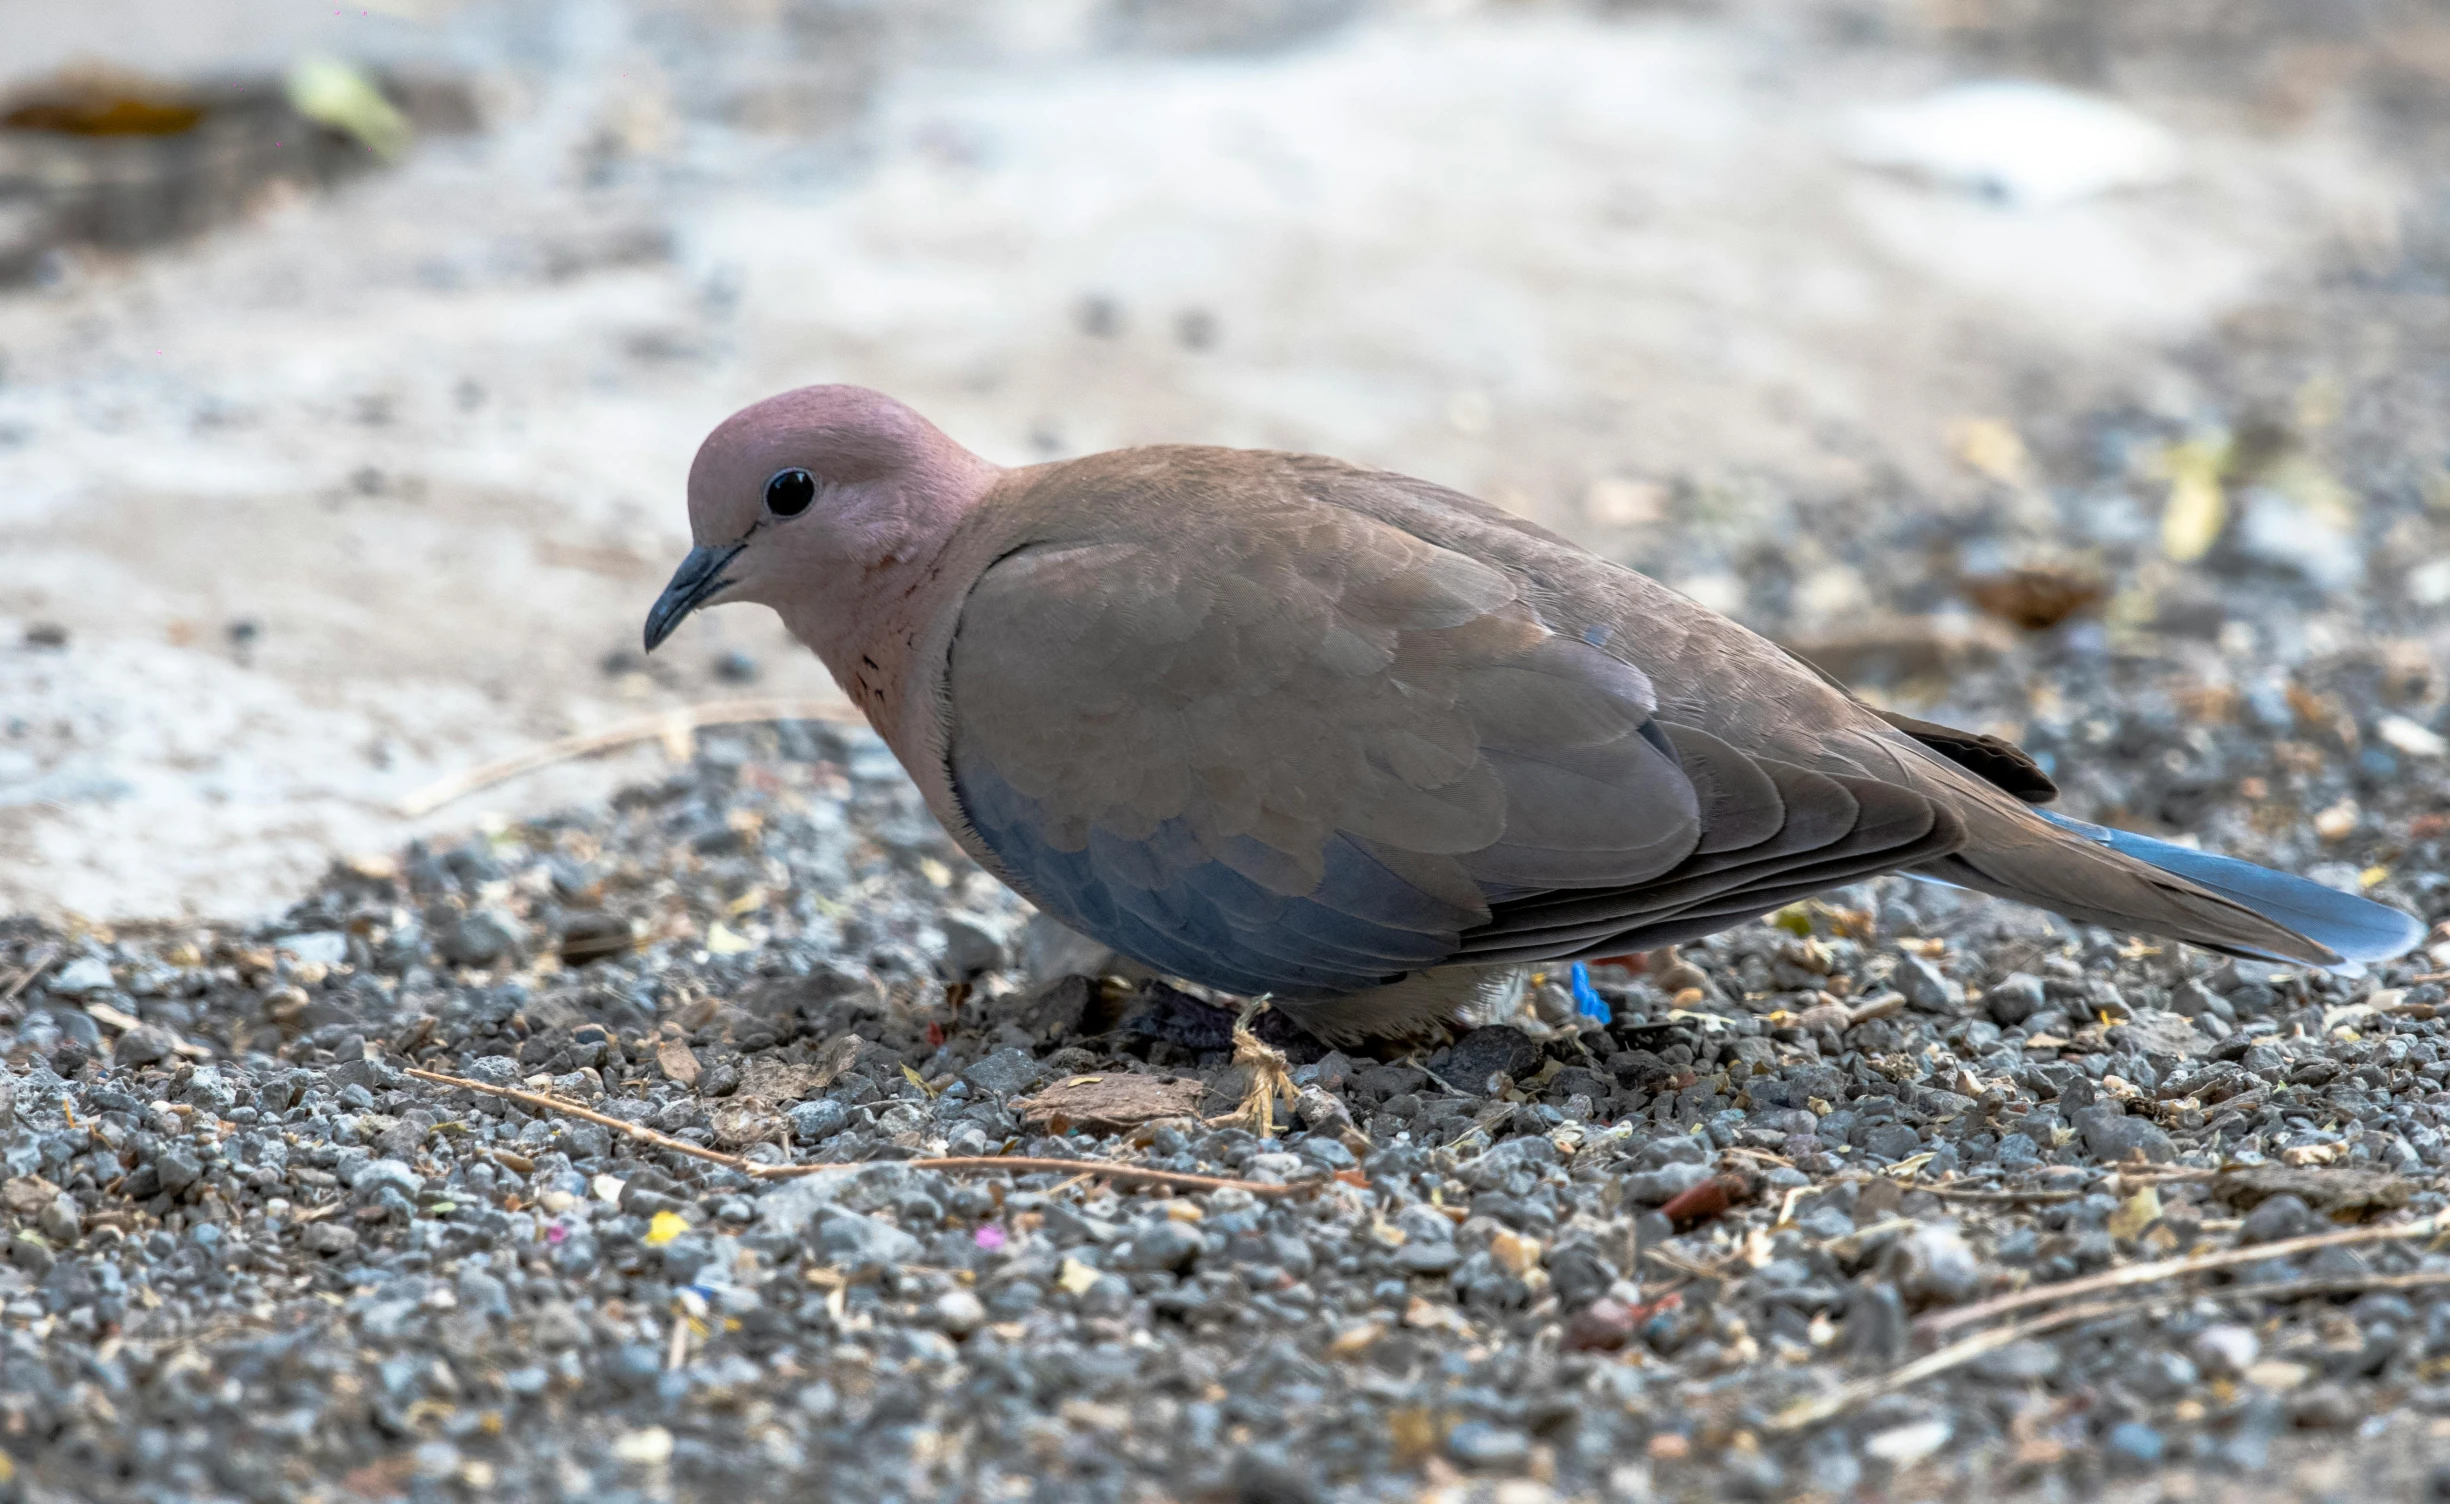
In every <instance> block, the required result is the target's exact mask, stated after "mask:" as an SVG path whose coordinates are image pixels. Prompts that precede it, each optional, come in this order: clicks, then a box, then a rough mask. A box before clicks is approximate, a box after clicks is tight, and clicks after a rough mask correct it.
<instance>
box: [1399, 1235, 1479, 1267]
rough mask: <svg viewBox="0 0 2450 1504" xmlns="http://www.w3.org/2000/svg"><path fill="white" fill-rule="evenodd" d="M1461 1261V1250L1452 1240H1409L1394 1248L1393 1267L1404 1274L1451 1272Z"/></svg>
mask: <svg viewBox="0 0 2450 1504" xmlns="http://www.w3.org/2000/svg"><path fill="white" fill-rule="evenodd" d="M1462 1262H1463V1250H1462V1249H1460V1248H1457V1247H1456V1246H1455V1245H1454V1244H1453V1243H1452V1242H1445V1243H1428V1242H1410V1243H1406V1244H1404V1246H1402V1247H1401V1248H1398V1249H1396V1250H1395V1267H1396V1268H1398V1269H1401V1270H1402V1271H1403V1272H1404V1273H1406V1274H1451V1273H1453V1272H1454V1268H1455V1266H1456V1265H1457V1264H1460V1263H1462Z"/></svg>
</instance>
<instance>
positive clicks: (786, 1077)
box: [739, 1035, 858, 1107]
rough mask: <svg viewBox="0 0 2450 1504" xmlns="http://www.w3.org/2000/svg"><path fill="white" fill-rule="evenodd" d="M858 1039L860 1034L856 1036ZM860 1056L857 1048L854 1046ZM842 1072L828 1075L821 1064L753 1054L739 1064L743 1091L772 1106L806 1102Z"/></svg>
mask: <svg viewBox="0 0 2450 1504" xmlns="http://www.w3.org/2000/svg"><path fill="white" fill-rule="evenodd" d="M852 1037H853V1038H857V1037H858V1036H857V1035H853V1036H852ZM853 1053H857V1046H853ZM840 1074H841V1072H839V1071H835V1072H832V1073H830V1074H829V1073H828V1072H827V1071H826V1069H825V1068H824V1067H823V1066H821V1065H794V1064H792V1063H791V1062H789V1061H785V1060H777V1059H775V1058H774V1057H772V1056H771V1055H752V1056H750V1057H749V1058H748V1059H746V1060H744V1061H742V1062H741V1063H740V1092H739V1094H740V1095H741V1096H743V1097H753V1098H755V1099H756V1100H758V1101H760V1102H763V1103H766V1104H768V1105H769V1106H777V1107H779V1106H783V1105H785V1104H787V1103H791V1102H804V1101H806V1100H807V1099H808V1098H810V1097H813V1096H815V1095H816V1094H817V1093H818V1092H821V1091H823V1090H825V1088H827V1087H828V1086H831V1085H833V1084H834V1077H835V1076H837V1075H840Z"/></svg>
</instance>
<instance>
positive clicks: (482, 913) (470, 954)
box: [434, 909, 522, 967]
mask: <svg viewBox="0 0 2450 1504" xmlns="http://www.w3.org/2000/svg"><path fill="white" fill-rule="evenodd" d="M521 940H522V937H521V934H520V927H519V922H518V921H517V920H515V919H512V918H510V917H509V916H507V915H504V914H498V913H495V912H494V911H493V910H491V909H479V910H477V911H476V912H475V913H473V914H462V915H461V916H460V917H459V919H458V921H457V922H456V923H454V924H452V925H450V926H449V927H447V928H446V929H444V931H443V932H442V934H441V936H440V937H439V938H438V939H437V940H436V941H435V945H434V949H435V952H436V954H438V955H440V956H441V957H442V959H443V960H445V961H447V962H449V963H450V964H452V965H453V966H468V967H492V966H499V965H501V964H503V963H504V962H506V961H512V960H516V959H517V958H518V955H519V949H520V945H521Z"/></svg>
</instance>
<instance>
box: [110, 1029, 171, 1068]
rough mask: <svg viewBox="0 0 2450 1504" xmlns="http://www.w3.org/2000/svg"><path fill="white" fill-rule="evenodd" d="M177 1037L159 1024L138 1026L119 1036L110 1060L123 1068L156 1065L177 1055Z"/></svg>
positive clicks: (112, 1049)
mask: <svg viewBox="0 0 2450 1504" xmlns="http://www.w3.org/2000/svg"><path fill="white" fill-rule="evenodd" d="M178 1048H179V1041H178V1036H177V1035H175V1034H172V1033H171V1032H170V1031H169V1030H168V1029H165V1028H163V1027H161V1026H160V1025H159V1024H140V1025H138V1026H137V1027H135V1028H133V1029H130V1030H128V1032H126V1033H125V1034H122V1035H120V1036H119V1043H118V1044H116V1045H113V1046H112V1047H111V1060H112V1062H113V1063H114V1064H117V1065H123V1066H134V1065H158V1064H160V1063H161V1062H162V1061H164V1060H168V1059H169V1058H170V1057H171V1056H173V1055H175V1054H177V1053H178Z"/></svg>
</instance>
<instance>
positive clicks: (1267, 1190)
mask: <svg viewBox="0 0 2450 1504" xmlns="http://www.w3.org/2000/svg"><path fill="white" fill-rule="evenodd" d="M402 1074H403V1075H409V1076H414V1077H416V1078H417V1079H418V1080H420V1081H432V1082H434V1083H436V1084H437V1085H441V1086H457V1087H462V1088H465V1089H466V1090H468V1091H475V1092H483V1093H484V1094H485V1095H487V1096H489V1097H501V1098H503V1099H504V1100H506V1101H511V1102H517V1103H520V1104H522V1105H523V1106H527V1107H533V1108H535V1109H536V1110H537V1111H539V1112H558V1113H561V1114H562V1115H564V1116H565V1117H574V1118H583V1119H585V1120H586V1121H587V1122H590V1123H600V1124H602V1125H603V1126H604V1127H606V1128H610V1129H612V1130H613V1131H615V1132H617V1133H623V1134H627V1135H628V1136H629V1137H631V1138H634V1139H636V1140H638V1141H639V1142H640V1143H642V1144H652V1145H653V1146H655V1147H656V1148H658V1149H665V1150H669V1151H670V1152H672V1153H674V1154H682V1155H687V1156H688V1157H689V1158H691V1159H703V1160H706V1161H708V1162H709V1163H712V1164H718V1165H721V1166H723V1167H724V1168H725V1169H727V1170H737V1171H739V1172H740V1173H741V1174H743V1175H746V1176H748V1177H749V1178H750V1179H752V1180H793V1179H797V1178H798V1177H800V1176H802V1175H823V1174H827V1173H829V1172H831V1171H835V1170H857V1169H861V1168H864V1166H865V1165H866V1163H868V1162H867V1161H861V1160H848V1161H844V1162H841V1163H838V1164H823V1165H769V1164H760V1163H758V1162H757V1161H756V1160H753V1159H743V1158H741V1157H740V1156H739V1155H737V1154H726V1153H724V1152H723V1151H722V1150H720V1149H709V1148H707V1147H705V1146H704V1145H702V1144H693V1143H691V1142H689V1141H688V1140H687V1139H685V1138H674V1137H672V1136H671V1135H670V1134H668V1133H658V1132H656V1131H655V1130H654V1129H652V1128H644V1127H640V1126H639V1125H638V1124H636V1123H628V1122H623V1121H622V1120H621V1119H619V1118H617V1117H614V1116H612V1115H611V1114H610V1113H603V1112H598V1111H596V1110H595V1109H594V1108H592V1107H581V1106H580V1105H579V1104H578V1103H576V1102H565V1101H563V1100H562V1099H561V1098H559V1097H556V1096H552V1095H549V1094H547V1093H545V1092H537V1091H522V1090H520V1089H518V1088H516V1087H510V1086H495V1085H492V1084H490V1083H488V1082H484V1081H471V1080H469V1079H467V1078H466V1077H465V1076H448V1075H445V1074H443V1073H442V1072H441V1071H429V1070H423V1069H420V1068H418V1067H415V1066H408V1067H404V1068H403V1069H402ZM893 1162H894V1163H896V1164H904V1165H908V1166H910V1167H911V1168H912V1169H915V1170H946V1171H950V1172H953V1173H956V1174H958V1173H960V1172H963V1171H995V1170H1001V1171H1004V1172H1007V1173H1009V1174H1015V1175H1027V1174H1035V1173H1037V1172H1039V1171H1042V1170H1043V1171H1046V1172H1048V1173H1050V1174H1056V1175H1061V1174H1065V1173H1067V1172H1070V1173H1075V1174H1078V1175H1080V1176H1081V1177H1082V1178H1083V1179H1089V1178H1096V1179H1103V1180H1126V1181H1138V1182H1140V1183H1141V1184H1144V1185H1163V1186H1171V1187H1173V1188H1174V1189H1176V1190H1187V1191H1228V1190H1231V1191H1248V1192H1250V1193H1251V1194H1252V1195H1254V1196H1290V1195H1292V1194H1294V1193H1295V1192H1297V1191H1304V1190H1308V1189H1310V1186H1309V1184H1308V1183H1307V1182H1296V1183H1293V1184H1289V1185H1279V1184H1276V1183H1274V1182H1271V1181H1265V1180H1235V1179H1232V1178H1230V1177H1227V1176H1222V1175H1193V1174H1189V1173H1187V1172H1185V1171H1181V1170H1159V1169H1154V1168H1151V1167H1149V1166H1146V1165H1118V1164H1112V1163H1109V1162H1107V1161H1104V1160H1082V1159H1033V1158H1030V1157H1027V1156H1025V1155H1018V1154H979V1155H948V1156H940V1157H937V1158H932V1159H928V1158H921V1159H904V1160H896V1161H893Z"/></svg>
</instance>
